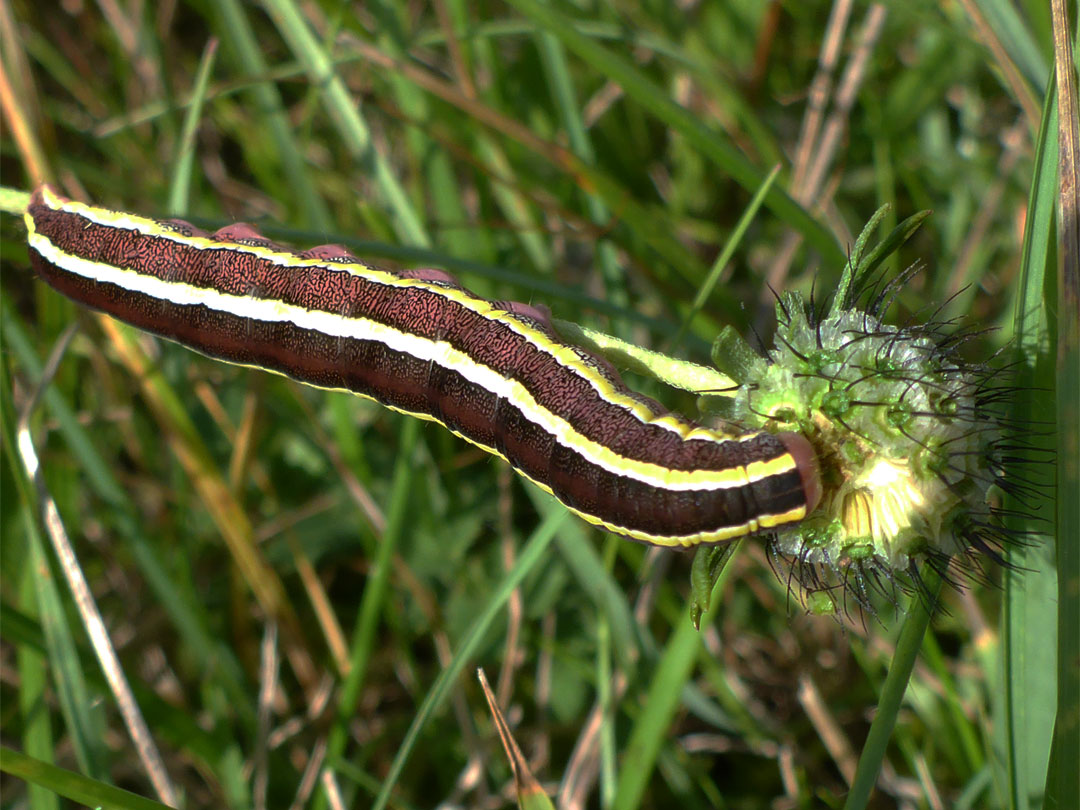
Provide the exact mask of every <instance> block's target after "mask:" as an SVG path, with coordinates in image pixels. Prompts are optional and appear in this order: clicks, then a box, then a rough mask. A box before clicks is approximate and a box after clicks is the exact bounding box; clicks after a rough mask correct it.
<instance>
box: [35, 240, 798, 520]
mask: <svg viewBox="0 0 1080 810" xmlns="http://www.w3.org/2000/svg"><path fill="white" fill-rule="evenodd" d="M31 258H32V261H33V265H34V268H35V270H36V271H37V272H38V273H40V274H41V276H42V277H43V278H44V279H46V280H47V281H48V282H49V283H50V284H51V285H52V286H54V287H55V288H56V289H57V290H59V291H60V292H62V293H64V294H65V295H68V296H70V297H72V298H75V299H76V300H80V301H86V302H91V301H92V302H93V305H94V306H95V307H96V308H98V309H101V310H103V311H105V312H107V313H109V314H111V315H115V316H116V317H118V318H120V319H121V320H124V321H126V322H128V323H130V324H132V325H134V326H137V327H139V328H140V329H145V330H146V331H149V332H152V333H155V334H158V335H161V336H162V337H166V338H170V339H173V340H177V341H180V342H182V343H183V344H185V345H186V346H189V347H192V348H195V349H197V350H199V351H200V352H202V353H204V354H206V355H209V356H210V357H214V358H217V359H221V360H226V361H230V362H235V363H244V364H250V365H257V366H261V367H264V368H269V369H273V370H275V371H279V372H282V373H285V374H287V375H288V376H290V377H292V378H294V379H296V380H298V381H300V382H304V383H309V384H313V385H318V386H322V387H330V388H348V389H349V390H352V391H356V392H357V393H361V394H366V395H368V396H371V397H373V398H374V399H376V400H378V401H379V402H382V403H383V404H385V405H390V406H392V407H396V408H401V409H403V410H406V411H410V412H413V413H418V414H427V415H430V416H433V417H435V418H436V419H438V420H439V421H440V422H442V423H443V424H445V425H446V426H447V427H449V428H451V429H453V430H455V431H458V432H459V433H461V434H463V435H466V436H469V437H470V438H473V439H474V440H476V441H479V442H481V443H483V444H486V445H488V446H490V447H494V448H495V449H497V450H498V451H499V452H500V453H502V454H503V455H504V456H505V457H506V458H507V460H508V461H509V462H510V463H511V464H512V465H513V466H514V467H515V468H517V469H518V470H520V471H522V472H523V473H525V474H526V475H528V476H529V477H530V478H533V479H534V480H537V481H541V482H546V483H547V485H548V486H550V487H551V489H552V492H553V493H554V494H555V496H556V497H558V498H559V499H560V500H561V501H563V502H564V503H566V504H567V505H568V506H571V507H573V508H575V509H578V510H580V511H582V512H585V513H587V514H590V515H594V516H596V517H598V518H600V519H602V520H604V521H607V522H608V523H610V524H613V525H616V526H626V527H632V528H633V529H635V530H638V531H645V532H648V533H650V534H656V535H686V534H693V533H696V532H701V531H712V530H718V529H722V528H726V527H729V526H738V525H741V524H743V523H745V522H747V521H748V520H749V519H750V518H751V517H757V516H759V515H760V514H762V508H761V507H762V504H768V507H769V508H768V510H766V511H767V512H782V511H785V510H787V509H791V508H795V507H797V506H799V505H800V504H801V503H803V495H802V486H801V483H800V481H799V475H798V473H797V472H792V473H790V474H789V475H784V476H775V477H773V478H770V479H767V480H765V481H762V482H759V483H757V484H755V485H753V486H752V487H735V488H732V489H728V490H707V491H682V492H679V491H672V490H666V489H662V488H659V487H654V486H651V485H648V484H645V483H642V482H640V481H637V480H635V479H631V478H626V477H624V476H620V475H614V474H612V473H610V472H609V471H607V470H604V469H602V468H600V467H598V466H596V465H595V464H592V463H591V462H589V461H588V460H587V459H586V458H584V457H583V456H582V455H581V454H579V453H578V452H576V451H574V450H572V449H570V448H567V447H565V446H563V445H559V444H556V443H555V442H554V441H553V440H552V438H551V436H550V435H549V434H548V433H546V432H545V431H544V430H542V429H541V428H540V427H539V426H538V425H536V424H535V423H534V422H532V421H531V420H529V419H528V418H527V417H526V416H525V415H524V414H523V413H521V411H520V410H518V409H517V408H516V407H514V406H513V405H512V404H510V403H509V402H507V401H506V400H504V399H497V398H496V397H495V395H494V394H492V393H491V392H489V391H487V390H486V389H484V388H482V387H480V386H477V385H475V384H473V383H471V382H469V381H468V380H466V379H465V378H464V377H462V376H461V375H460V374H459V373H458V372H456V371H454V370H452V369H447V368H443V367H441V366H436V365H433V364H431V363H428V362H426V361H421V360H417V359H416V358H415V357H413V356H411V355H408V354H403V353H400V352H395V351H392V350H390V349H388V348H387V347H386V346H385V345H383V344H382V343H378V342H374V341H362V340H355V339H351V338H343V339H339V338H333V337H329V336H327V335H324V334H322V333H321V332H316V331H311V330H305V329H301V328H299V327H297V326H295V325H294V324H291V323H267V322H264V321H252V320H251V319H248V318H241V317H238V316H235V315H231V314H227V313H223V312H220V311H217V310H212V309H209V308H207V307H205V306H202V305H198V306H181V305H177V304H173V303H170V302H166V301H162V300H160V299H157V298H153V297H151V296H146V295H142V294H140V293H135V292H131V291H129V290H125V289H123V288H121V287H118V286H116V285H113V284H107V283H101V282H94V281H89V280H86V279H84V278H82V277H80V276H78V275H76V274H73V273H68V272H65V271H63V270H58V269H57V268H56V267H55V266H53V265H52V264H50V263H48V262H46V261H44V260H43V259H42V258H41V256H40V255H39V254H38V253H37V252H36V251H33V250H31ZM724 446H725V447H729V448H730V449H731V450H732V451H733V452H732V455H731V461H732V463H738V464H740V465H745V464H747V463H749V462H750V461H751V460H753V459H754V458H758V457H760V456H762V455H765V454H779V453H780V452H782V446H781V445H780V443H779V441H778V440H776V438H775V437H773V436H770V435H768V434H763V435H761V436H759V437H756V438H755V439H753V440H751V441H749V442H745V443H742V444H740V443H737V442H731V443H729V445H724ZM778 448H780V449H778ZM735 450H744V451H745V452H744V453H742V454H740V455H739V456H738V457H736V455H735V452H734V451H735Z"/></svg>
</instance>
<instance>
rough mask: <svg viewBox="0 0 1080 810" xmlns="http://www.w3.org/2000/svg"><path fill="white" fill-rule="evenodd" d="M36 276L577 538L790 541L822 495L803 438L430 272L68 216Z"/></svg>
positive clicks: (43, 205) (46, 245) (42, 211)
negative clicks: (732, 413) (419, 428)
mask: <svg viewBox="0 0 1080 810" xmlns="http://www.w3.org/2000/svg"><path fill="white" fill-rule="evenodd" d="M25 220H26V227H27V231H28V244H29V253H30V259H31V263H32V265H33V267H34V270H35V272H36V273H37V274H38V275H39V276H40V277H41V278H42V279H44V280H45V281H46V282H47V283H48V284H49V285H51V286H52V287H53V288H55V289H56V290H57V291H59V292H61V293H63V294H64V295H66V296H67V297H69V298H71V299H73V300H74V301H76V302H78V303H80V304H83V305H85V306H88V307H91V308H93V309H96V310H100V311H102V312H105V313H107V314H109V315H111V316H113V317H116V318H118V319H119V320H121V321H124V322H126V323H129V324H131V325H133V326H136V327H138V328H140V329H143V330H145V331H147V332H151V333H153V334H156V335H159V336H161V337H164V338H167V339H170V340H173V341H176V342H178V343H180V344H182V345H184V346H187V347H189V348H191V349H194V350H196V351H198V352H201V353H202V354H205V355H208V356H210V357H213V358H216V359H219V360H224V361H227V362H230V363H234V364H239V365H244V366H253V367H257V368H260V369H265V370H267V371H271V372H275V373H278V374H282V375H285V376H287V377H290V378H292V379H294V380H297V381H299V382H301V383H305V384H308V385H312V386H315V387H318V388H324V389H331V390H345V391H349V392H351V393H353V394H357V395H359V396H361V397H365V398H368V399H373V400H375V401H377V402H379V403H381V404H382V405H384V406H386V407H388V408H391V409H393V410H395V411H400V412H402V413H406V414H410V415H412V416H416V417H419V418H421V419H426V420H431V421H435V422H438V423H440V424H442V425H444V426H445V427H446V428H448V429H449V430H451V431H452V432H453V433H455V434H457V435H458V436H460V437H462V438H464V439H466V440H468V441H469V442H472V443H473V444H475V445H477V446H478V447H480V448H482V449H483V450H486V451H487V452H489V453H492V454H494V455H496V456H500V457H502V458H503V459H505V460H506V461H508V462H509V463H510V465H511V466H512V467H513V468H514V470H516V471H517V472H518V473H520V474H521V475H522V476H524V477H525V478H527V479H529V480H530V481H532V482H533V483H535V484H536V485H537V486H539V487H540V488H541V489H543V490H546V491H547V492H550V493H551V494H553V495H554V496H555V497H556V498H557V499H558V500H559V501H561V502H562V503H563V504H564V505H565V506H566V507H567V508H568V509H570V510H571V511H573V512H575V513H576V514H577V515H579V516H581V517H582V518H584V519H585V520H586V521H588V522H590V523H592V524H594V525H597V526H600V527H603V528H604V529H607V530H609V531H611V532H613V533H615V534H619V535H623V536H626V537H629V538H633V539H635V540H639V541H642V542H645V543H650V544H654V545H660V546H694V545H698V544H704V543H718V542H721V541H725V540H730V539H732V538H736V537H741V536H745V535H751V534H756V533H760V532H767V531H770V530H773V529H775V528H776V527H779V526H785V525H789V524H794V523H797V522H798V521H800V520H802V519H803V518H805V517H806V516H807V515H808V514H810V513H811V512H812V511H813V509H814V507H815V505H816V504H817V502H818V500H819V498H820V496H821V484H820V478H819V473H818V468H817V461H816V455H815V452H814V450H813V448H812V446H811V444H810V443H809V442H808V441H807V439H806V438H804V437H803V436H802V435H800V434H799V433H795V432H788V433H778V434H774V433H770V432H768V431H764V430H759V431H749V432H744V433H734V432H724V431H722V430H714V429H710V428H706V427H702V426H700V425H698V424H697V423H695V422H693V421H691V420H689V419H687V418H684V417H682V416H680V415H678V414H675V413H672V412H668V411H666V410H665V409H664V408H663V407H662V406H660V405H659V404H658V403H657V402H655V401H654V400H651V399H649V398H647V397H644V396H642V395H640V394H637V393H635V392H633V391H631V390H630V389H629V388H627V387H626V385H625V384H624V383H623V382H622V380H621V379H620V377H619V375H618V372H617V371H616V370H615V369H614V368H613V367H611V366H610V364H608V363H607V362H606V361H604V360H602V359H601V358H598V357H596V356H594V355H592V354H590V353H588V352H587V351H585V350H584V349H581V348H579V347H576V346H573V345H571V344H569V343H567V342H565V341H563V340H562V339H560V338H559V337H558V336H557V334H556V333H555V331H554V329H553V328H552V326H551V322H550V316H549V314H548V313H547V312H546V311H545V310H542V309H540V308H539V307H533V306H530V305H527V304H521V303H517V302H503V301H490V300H487V299H484V298H481V297H479V296H477V295H475V294H473V293H472V292H470V291H469V290H467V289H465V288H464V287H463V286H461V285H460V284H458V283H457V282H456V281H455V280H454V279H453V278H452V277H451V276H450V275H448V274H447V273H445V272H444V271H441V270H433V269H419V270H409V271H403V272H390V271H387V270H382V269H377V268H374V267H371V266H369V265H367V264H364V263H363V262H361V260H360V259H358V258H357V257H356V256H354V255H353V254H352V253H350V252H349V251H347V250H346V249H345V248H343V247H340V246H338V245H320V246H318V247H315V248H311V249H310V250H304V251H294V250H292V249H289V248H286V247H283V246H281V245H278V244H275V243H274V242H272V241H270V240H268V239H266V238H264V237H263V236H262V235H261V234H259V232H258V231H256V230H255V229H254V228H252V227H251V226H249V225H246V224H235V225H231V226H228V227H226V228H222V229H221V230H219V231H217V232H215V233H213V234H209V233H207V232H205V231H202V230H200V229H198V228H196V227H194V226H193V225H191V224H190V223H187V222H183V221H181V220H157V219H150V218H147V217H141V216H137V215H134V214H126V213H120V212H116V211H112V210H109V209H106V208H101V207H97V206H93V205H87V204H83V203H79V202H75V201H72V200H69V199H67V198H65V197H63V196H61V195H60V194H58V193H57V192H56V191H55V190H54V189H52V188H51V187H49V186H48V185H42V186H40V187H39V188H37V189H36V190H35V191H34V193H33V195H32V197H31V201H30V204H29V206H28V208H27V211H26V216H25Z"/></svg>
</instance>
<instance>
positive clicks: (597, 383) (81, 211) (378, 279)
mask: <svg viewBox="0 0 1080 810" xmlns="http://www.w3.org/2000/svg"><path fill="white" fill-rule="evenodd" d="M45 191H46V192H48V191H49V190H48V189H45ZM48 205H49V206H50V207H51V208H54V209H59V210H62V211H65V212H67V213H71V214H76V215H78V216H80V217H83V218H84V219H88V220H90V221H91V222H94V223H96V224H98V225H103V226H106V227H118V228H127V229H130V230H133V231H137V232H139V233H142V234H146V235H148V236H155V237H158V238H161V239H168V240H170V241H173V242H176V243H178V244H182V245H187V246H190V247H194V248H196V249H200V248H205V247H217V248H221V247H223V245H222V244H221V243H218V242H215V241H214V240H212V239H208V238H206V237H198V236H184V235H183V234H181V233H169V232H163V231H162V229H161V228H162V226H161V225H160V224H159V223H158V222H156V221H155V220H151V219H147V218H146V217H140V216H137V215H134V214H125V213H123V212H120V211H109V210H107V209H100V208H94V207H92V206H87V205H85V204H83V203H79V202H75V201H73V200H61V199H60V198H58V197H56V196H54V195H51V194H49V195H48ZM224 247H227V249H228V250H234V251H237V252H240V253H247V254H250V255H252V256H256V257H258V258H260V259H265V260H267V261H271V262H274V263H275V264H278V265H279V266H281V265H280V259H282V258H287V259H288V264H287V265H286V266H288V267H321V268H323V269H326V270H330V271H336V272H346V273H350V274H352V275H358V276H362V277H363V278H365V279H366V280H368V281H371V282H373V283H376V284H385V285H386V286H392V287H396V288H399V289H400V288H401V287H402V286H410V287H418V288H422V289H424V290H427V291H428V292H431V293H434V294H436V295H439V296H441V297H443V298H446V299H448V300H452V301H454V302H456V303H458V304H460V305H461V306H464V307H466V308H467V309H470V310H472V311H473V312H476V313H478V314H479V315H481V316H482V317H485V318H494V319H495V320H498V321H499V322H500V323H502V324H505V325H506V326H507V327H509V328H510V329H511V331H513V332H515V333H516V334H518V335H520V336H521V337H523V338H524V339H525V340H527V341H528V342H529V343H530V344H532V345H533V346H534V347H535V348H536V349H538V350H539V351H541V352H543V353H544V354H546V355H548V356H549V357H551V358H552V359H554V360H555V361H556V362H557V363H560V364H565V361H564V360H563V359H560V358H557V357H555V356H554V355H553V354H552V353H551V351H550V350H549V349H548V346H547V344H546V343H545V342H543V341H538V340H537V339H536V335H537V332H536V330H534V329H532V328H530V327H528V326H526V325H525V324H522V323H521V322H520V321H518V320H517V319H516V318H515V317H513V316H512V315H508V316H507V317H502V316H493V315H491V314H490V313H491V311H497V310H493V308H491V307H490V303H491V302H489V301H487V300H486V299H483V298H480V297H478V296H476V295H473V294H472V293H470V292H468V291H467V290H461V289H458V290H448V289H447V288H445V287H440V286H438V285H437V284H432V283H430V282H426V281H422V280H419V279H402V278H401V277H399V276H396V275H394V274H392V273H388V272H386V271H383V270H376V269H374V268H371V267H368V266H367V265H364V264H361V263H344V262H326V261H323V260H321V259H301V258H299V257H296V256H285V255H284V254H283V253H282V252H281V251H275V250H272V249H270V248H265V247H257V246H255V245H241V244H227V245H224ZM483 308H486V310H487V311H485V310H484V309H483ZM571 365H572V366H574V369H575V371H577V373H578V375H579V376H581V377H582V378H584V379H585V380H587V381H588V382H589V384H590V385H592V387H593V390H594V391H596V394H597V396H599V397H600V398H601V399H602V400H604V401H605V402H608V403H609V404H611V405H615V406H617V407H620V408H623V409H624V410H627V411H629V412H630V413H631V414H632V415H633V416H634V417H635V418H636V419H638V420H639V421H641V422H643V423H644V424H648V425H652V426H654V427H659V428H663V429H664V430H668V431H670V432H672V433H674V434H676V435H677V436H679V437H680V438H681V439H683V440H686V439H688V438H694V439H698V440H702V441H713V442H716V443H718V444H720V443H723V442H727V441H748V440H750V439H753V438H754V435H755V434H752V433H751V434H749V435H735V436H726V435H723V434H721V433H719V432H718V431H714V430H708V429H698V428H695V427H694V426H692V425H688V424H687V423H686V422H682V421H680V420H679V419H678V418H677V417H676V416H675V415H673V414H664V415H657V414H655V413H653V412H652V411H651V410H649V409H648V408H647V407H646V406H645V405H643V404H642V403H641V402H638V401H637V400H634V399H631V398H629V397H625V396H621V395H620V394H619V393H618V391H609V390H606V386H608V385H610V383H608V382H607V381H606V380H603V381H601V379H599V375H597V373H596V372H595V371H593V370H592V369H590V368H588V366H587V365H586V364H585V363H584V362H577V363H571ZM602 386H603V387H602ZM691 433H692V434H693V435H692V436H691V435H690V434H691Z"/></svg>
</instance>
